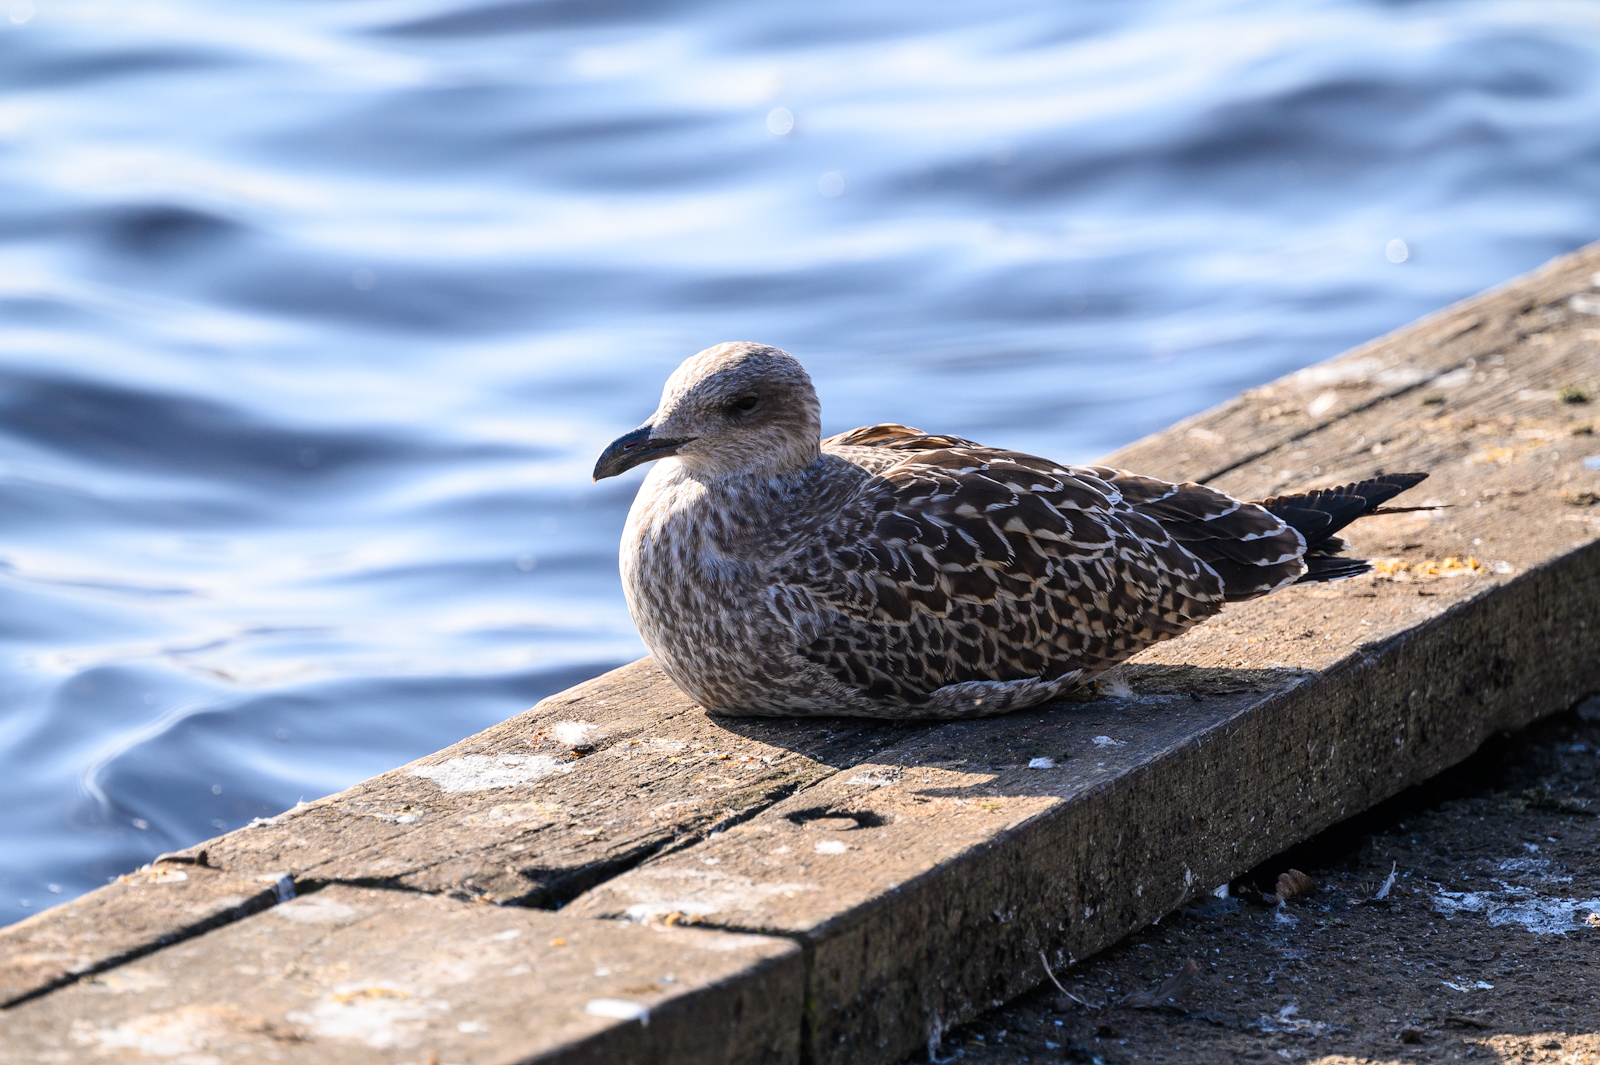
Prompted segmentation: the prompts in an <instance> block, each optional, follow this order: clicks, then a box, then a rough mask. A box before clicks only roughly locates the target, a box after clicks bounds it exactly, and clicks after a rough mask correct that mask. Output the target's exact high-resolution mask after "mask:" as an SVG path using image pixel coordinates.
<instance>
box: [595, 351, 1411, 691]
mask: <svg viewBox="0 0 1600 1065" xmlns="http://www.w3.org/2000/svg"><path fill="white" fill-rule="evenodd" d="M819 420H820V419H819V415H818V413H817V404H816V398H815V393H814V392H813V391H812V390H811V385H810V381H809V379H808V378H806V376H805V373H804V371H803V370H802V369H800V367H799V364H798V363H796V362H795V361H794V360H793V359H792V358H791V357H790V356H789V355H787V354H786V353H784V352H781V351H778V350H777V349H775V348H768V347H764V346H762V345H755V344H732V345H720V346H718V347H716V348H711V349H708V350H707V351H705V352H702V353H700V354H699V355H697V356H695V357H693V358H692V359H690V360H688V361H687V362H685V364H684V365H683V366H682V367H680V368H679V370H678V372H677V373H675V374H674V375H673V377H672V379H671V380H669V382H668V385H667V389H666V392H665V394H664V396H663V400H662V405H661V408H660V409H658V410H657V412H656V415H655V416H654V417H653V418H652V419H651V421H650V422H649V423H647V425H646V426H644V427H642V428H641V429H639V430H636V431H635V432H634V433H630V434H628V436H626V437H623V438H622V439H621V440H619V441H618V442H617V443H616V444H614V445H613V446H612V448H611V449H608V451H607V452H606V454H605V455H604V456H602V458H601V460H600V464H599V465H598V466H597V467H596V477H597V478H598V477H601V476H609V475H611V474H612V473H615V472H620V470H621V469H625V468H627V467H628V466H631V465H636V464H638V462H640V461H646V460H648V459H650V458H657V457H659V458H662V459H664V461H661V462H659V463H658V464H657V466H656V467H655V469H653V470H652V471H651V473H650V476H649V477H648V478H647V479H646V481H645V483H644V485H643V486H642V487H641V488H640V491H639V495H638V497H637V498H636V500H635V502H634V506H633V509H632V511H631V512H630V514H629V520H628V526H627V529H626V531H625V533H624V539H623V545H622V572H623V578H624V586H625V589H626V591H627V594H628V602H629V607H630V609H631V610H632V612H633V615H634V619H635V621H636V622H637V624H638V626H639V630H640V633H641V635H642V636H643V638H644V640H645V643H646V645H647V646H648V647H649V648H650V650H651V652H652V653H653V654H654V655H655V656H656V658H657V660H658V661H659V662H660V664H661V666H662V668H663V669H664V670H665V671H666V672H667V674H668V675H669V676H671V677H672V678H673V680H674V681H675V682H677V683H678V685H679V686H680V687H682V688H684V690H685V691H687V692H688V693H689V694H690V695H692V696H693V697H695V698H696V699H697V700H698V701H699V702H701V703H702V704H703V705H705V706H706V707H707V708H709V709H711V710H714V711H717V712H720V713H727V714H763V715H808V714H849V715H857V716H872V717H896V718H902V717H903V718H910V717H933V718H952V717H972V716H982V715H988V714H996V713H1004V712H1006V711H1008V710H1014V709H1019V708H1021V707H1024V706H1031V705H1036V704H1038V703H1040V702H1044V701H1047V700H1049V699H1051V698H1055V697H1057V696H1059V695H1061V694H1064V693H1065V692H1067V691H1069V690H1070V689H1071V688H1072V687H1074V686H1076V685H1078V684H1081V683H1082V682H1084V681H1085V680H1087V679H1088V678H1090V677H1092V676H1093V675H1094V674H1096V673H1098V672H1100V671H1102V670H1104V669H1105V668H1107V667H1109V666H1111V665H1113V664H1115V663H1117V662H1120V661H1122V660H1124V659H1126V658H1128V657H1129V656H1130V655H1132V654H1134V653H1136V652H1137V651H1139V650H1140V649H1142V648H1144V647H1147V646H1149V645H1150V644H1152V643H1156V642H1158V641H1161V640H1166V639H1170V638H1172V637H1174V636H1177V635H1179V634H1180V633H1182V632H1184V631H1186V630H1187V629H1189V628H1191V627H1192V626H1194V625H1196V624H1198V623H1199V622H1201V621H1203V620H1204V619H1205V618H1207V617H1210V616H1211V615H1213V614H1215V613H1216V612H1217V611H1218V610H1220V609H1221V607H1222V605H1223V603H1225V602H1230V601H1237V600H1242V599H1250V598H1254V597H1255V596H1258V595H1264V594H1267V593H1268V592H1271V591H1273V590H1275V589H1277V588H1280V587H1283V586H1284V585H1286V584H1289V583H1293V582H1294V581H1296V580H1299V579H1302V578H1303V577H1305V576H1306V575H1307V574H1308V565H1307V561H1306V558H1307V555H1308V552H1311V553H1315V552H1317V551H1320V552H1321V554H1317V555H1315V557H1317V558H1322V559H1326V560H1327V563H1326V565H1325V566H1324V575H1326V576H1343V575H1348V573H1349V572H1359V571H1360V568H1362V564H1361V563H1360V562H1359V560H1351V559H1342V558H1340V559H1334V558H1333V557H1332V552H1333V550H1334V549H1336V547H1337V546H1340V545H1339V544H1338V542H1337V541H1336V538H1333V536H1332V534H1333V533H1335V532H1337V530H1338V528H1340V527H1342V526H1343V525H1344V524H1346V523H1348V521H1350V520H1353V518H1354V517H1358V516H1360V514H1363V513H1368V512H1370V511H1371V510H1372V509H1373V508H1375V507H1376V506H1377V505H1378V504H1379V503H1381V502H1382V501H1383V500H1384V499H1387V498H1389V497H1391V496H1393V495H1394V494H1395V493H1397V492H1399V491H1401V490H1403V489H1404V488H1405V487H1409V486H1410V484H1414V483H1416V481H1418V480H1420V479H1421V475H1398V476H1392V477H1390V478H1387V479H1380V480H1379V481H1371V482H1363V484H1362V485H1358V486H1346V487H1345V488H1343V489H1336V490H1331V491H1329V492H1324V493H1310V494H1307V495H1301V496H1290V497H1283V498H1280V499H1274V500H1267V501H1263V503H1260V504H1258V503H1248V502H1243V501H1240V500H1237V499H1233V498H1231V497H1230V496H1227V495H1225V494H1223V493H1221V492H1218V491H1216V490H1215V489H1211V488H1207V487H1205V486H1203V485H1198V484H1170V483H1168V482H1165V481H1161V480H1157V479H1155V478H1151V477H1143V476H1139V475H1137V474H1132V473H1128V472H1126V471H1122V470H1114V469H1110V468H1108V467H1103V466H1063V465H1061V464H1058V463H1054V462H1051V461H1049V460H1047V459H1041V458H1037V457H1035V456H1032V455H1025V454H1021V453H1019V452H1014V451H1007V450H1003V449H1000V448H989V447H984V446H982V445H979V444H976V443H974V442H972V441H970V440H964V439H961V438H959V437H951V436H936V435H930V434H925V433H922V432H919V431H918V430H915V429H911V428H909V427H906V426H901V425H877V426H871V427H868V428H862V429H856V430H853V431H851V432H848V433H843V434H840V435H838V436H834V437H830V438H828V439H827V440H823V441H820V442H819V441H818V439H817V437H818V435H819V434H818V433H817V431H816V425H817V424H818V422H819ZM1380 497H1381V498H1380Z"/></svg>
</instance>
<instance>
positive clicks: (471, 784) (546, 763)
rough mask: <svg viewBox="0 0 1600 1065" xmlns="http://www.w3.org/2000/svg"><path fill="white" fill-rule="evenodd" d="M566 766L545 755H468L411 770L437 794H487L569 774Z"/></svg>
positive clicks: (570, 768)
mask: <svg viewBox="0 0 1600 1065" xmlns="http://www.w3.org/2000/svg"><path fill="white" fill-rule="evenodd" d="M570 772H572V766H571V764H570V763H567V762H561V761H558V760H557V759H555V758H552V757H550V756H549V755H548V754H497V755H493V756H490V755H485V754H468V755H463V756H462V757H460V758H451V759H450V760H449V761H445V762H440V763H438V764H437V765H422V766H418V767H417V768H415V769H413V770H412V771H411V775H412V776H414V777H425V778H427V779H428V780H431V781H433V782H434V783H435V784H437V785H439V790H440V791H448V792H457V791H488V790H489V789H490V788H514V787H516V786H517V785H519V784H527V783H529V782H530V781H534V780H538V779H539V778H540V777H548V776H552V775H554V774H557V773H570Z"/></svg>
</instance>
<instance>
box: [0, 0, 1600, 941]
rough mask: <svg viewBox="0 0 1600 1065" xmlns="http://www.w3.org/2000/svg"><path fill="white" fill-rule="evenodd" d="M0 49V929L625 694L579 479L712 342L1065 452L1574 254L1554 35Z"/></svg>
mask: <svg viewBox="0 0 1600 1065" xmlns="http://www.w3.org/2000/svg"><path fill="white" fill-rule="evenodd" d="M7 16H9V17H7ZM0 27H3V29H0V88H3V96H0V193H3V194H0V301H3V306H4V314H3V316H0V332H3V343H0V352H3V354H0V604H3V606H0V770H3V771H0V809H3V810H4V811H5V817H4V818H3V819H0V922H3V921H5V920H9V919H15V918H17V917H20V916H23V915H24V914H26V913H28V912H31V911H33V910H36V909H38V908H40V907H42V906H46V905H49V904H52V903H55V902H58V901H61V900H63V899H65V898H68V897H70V896H72V895H74V894H77V893H79V892H82V891H85V890H87V889H89V888H91V887H94V886H95V885H97V884H100V883H103V882H104V881H105V880H106V878H107V877H109V876H112V875H114V874H116V873H118V872H122V871H125V870H127V869H129V868H130V867H133V866H135V865H136V864H138V863H140V862H142V861H145V860H148V859H149V858H150V857H152V856H153V855H155V854H157V853H159V852H161V851H164V850H168V849H171V848H174V847H177V846H181V845H185V844H188V843H191V842H194V841H195V840H198V839H201V838H204V837H207V836H211V835H214V834H215V833H217V832H218V831H220V830H223V829H229V828H233V827H236V826H238V825H240V824H242V823H244V822H247V821H248V820H249V819H250V818H252V817H254V816H257V815H265V814H271V813H274V812H276V811H278V810H281V809H283V808H284V807H286V806H288V805H291V804H293V803H294V802H295V801H296V800H297V799H299V798H302V797H304V798H312V797H315V796H318V795H322V794H325V793H327V792H330V791H333V790H335V789H337V788H340V787H343V786H345V785H347V784H349V783H351V782H353V781H356V780H359V779H361V778H363V777H365V776H368V775H370V774H373V773H376V772H379V771H381V770H384V769H387V768H389V767H391V766H394V765H396V764H398V763H400V762H402V761H404V760H407V759H410V758H412V757H415V756H417V755H420V754H423V753H425V752H428V751H431V750H434V749H436V748H438V747H440V746H442V745H444V744H446V743H448V742H450V741H452V740H454V739H456V738H458V737H460V736H463V735H466V734H468V733H470V732H472V731H475V730H477V729H480V728H482V727H484V726H486V725H488V724H490V723H492V722H494V721H498V720H500V719H502V718H504V717H507V716H509V715H511V714H513V713H516V712H517V711H520V710H522V709H523V708H525V707H526V706H528V705H529V704H530V703H532V702H533V701H534V700H535V699H537V698H538V697H540V696H542V695H544V694H547V693H549V692H551V691H554V690H557V689H559V688H561V687H564V686H566V685H568V684H570V683H573V682H575V681H576V680H579V679H582V678H583V677H585V676H588V675H591V674H593V673H595V672H597V671H599V670H600V669H602V668H605V667H607V666H610V665H612V664H616V663H620V662H622V661H625V660H627V659H629V658H632V657H634V656H636V655H637V654H639V653H640V652H641V648H640V646H639V644H638V641H637V638H636V637H635V635H634V633H633V630H632V627H631V625H630V624H629V622H628V618H627V614H626V611H625V609H624V607H623V603H622V597H621V594H620V589H619V587H618V583H617V577H616V567H615V543H616V539H617V534H618V531H619V529H620V527H621V523H622V519H623V514H624V512H625V509H626V506H627V503H628V500H629V498H630V496H631V494H632V492H633V490H634V485H635V484H636V483H637V478H638V476H639V475H638V474H635V475H633V476H632V477H630V478H626V479H624V481H625V483H619V482H606V483H605V484H603V485H601V486H598V487H596V486H591V485H590V484H589V483H588V478H587V471H588V469H589V467H590V464H591V462H592V461H593V458H594V456H595V454H596V453H597V452H598V451H599V449H600V448H601V446H602V445H603V444H604V443H605V442H606V441H608V440H609V439H611V438H612V437H613V436H615V435H617V434H618V433H620V432H621V431H623V430H626V429H628V428H631V427H632V426H634V425H635V424H637V423H638V422H639V420H640V419H641V418H642V417H643V416H644V415H645V414H647V413H648V412H649V411H650V410H651V409H652V408H653V406H654V403H655V398H656V393H657V390H658V388H659V386H660V382H661V380H662V379H663V378H664V376H665V375H666V374H667V372H668V371H669V370H670V369H671V368H672V367H673V366H674V365H675V364H676V363H677V362H678V361H679V360H680V359H681V358H682V357H684V356H685V355H687V354H690V353H692V352H693V351H696V350H698V349H699V348H702V347H705V346H707V345H708V344H711V343H714V342H717V341H721V340H728V339H753V340H761V341H766V342H770V343H774V344H778V345H781V346H783V347H786V348H788V349H790V350H792V351H794V352H795V353H796V354H798V355H799V356H801V358H802V359H803V360H804V361H805V362H806V363H807V364H808V366H809V367H810V368H811V370H812V372H813V374H814V376H815V377H816V379H817V383H818V385H819V389H820V391H821V394H822V397H823V401H824V406H825V411H826V425H827V428H828V429H829V431H834V430H839V429H843V428H848V427H850V426H853V425H857V424H861V423H866V422H872V421H878V420H896V421H903V422H908V423H910V424H913V425H918V426H922V427H924V428H928V429H936V430H941V431H949V432H956V433H960V434H962V435H966V436H973V437H977V438H979V439H982V440H985V441H990V442H996V443H1003V444H1008V445H1012V446H1016V447H1021V448H1025V449H1029V450H1033V451H1036V452H1042V453H1045V454H1048V455H1051V456H1055V457H1060V458H1068V459H1084V458H1088V457H1091V456H1094V455H1097V454H1099V453H1102V452H1104V451H1106V450H1107V449H1109V448H1111V447H1113V446H1115V445H1117V444H1119V443H1121V442H1124V441H1127V440H1129V439H1132V438H1134V437H1136V436H1139V435H1141V434H1143V433H1145V432H1147V431H1150V430H1153V429H1156V428H1159V427H1161V426H1163V425H1165V424H1167V423H1169V422H1171V421H1172V420H1173V419H1175V418H1178V417H1180V416H1182V415H1185V414H1188V413H1191V412H1193V411H1196V410H1199V409H1201V408H1204V407H1206V406H1208V405H1210V404H1212V403H1214V402H1216V401H1218V400H1221V399H1223V398H1225V397H1227V396H1228V395H1230V394H1231V393H1233V392H1234V391H1236V390H1237V389H1239V388H1240V387H1242V386H1245V385H1248V384H1251V383H1255V382H1260V381H1263V380H1266V379H1268V378H1271V377H1273V376H1276V375H1278V374H1280V373H1283V372H1285V371H1287V370H1290V369H1292V368H1294V367H1298V366H1302V365H1304V364H1306V363H1309V362H1312V361H1315V360H1318V359H1321V358H1324V357H1326V356H1328V355H1331V354H1333V353H1335V352H1337V351H1339V350H1340V349H1342V348H1344V347H1346V346H1348V345H1350V344H1352V343H1356V342H1359V341H1361V340H1364V339H1366V338H1368V337H1370V336H1373V335H1375V334H1377V333H1380V332H1383V331H1385V330H1387V329H1390V328H1392V327H1395V326H1398V325H1400V324H1402V323H1404V322H1406V321H1407V320H1409V319H1411V318H1413V317H1414V316H1416V315H1418V314H1420V313H1423V312H1426V311H1429V310H1432V309H1434V308H1436V307H1438V306H1440V305H1442V304H1444V303H1446V302H1448V301H1450V300H1453V299H1456V298H1458V297H1461V296H1464V295H1467V294H1469V293H1471V292H1473V291H1475V290H1477V289H1479V288H1481V287H1483V286H1486V285H1489V284H1492V283H1495V282H1498V281H1501V280H1503V279H1505V278H1507V277H1509V276H1510V275H1512V274H1514V273H1517V272H1519V271H1522V270H1525V269H1528V268H1530V267H1532V266H1535V265H1537V264H1538V263H1539V262H1541V261H1542V260H1544V259H1545V258H1547V257H1548V256H1550V255H1552V254H1555V253H1558V252H1562V251H1566V250H1569V249H1571V248H1573V247H1576V246H1577V245H1579V244H1581V243H1583V242H1585V241H1587V240H1590V239H1592V238H1594V237H1596V236H1600V195H1597V193H1600V120H1597V116H1600V7H1597V6H1596V5H1594V4H1593V3H1590V2H1587V0H1581V2H1573V3H1544V2H1538V0H1515V2H1486V3H1465V2H1447V0H1436V2H1414V3H1400V2H1395V3H1376V2H1367V3H1362V2H1354V0H1333V2H1322V3H1300V4H1293V5H1286V4H1280V3H1270V2H1266V0H1248V2H1233V3H1227V2H1209V3H1208V2H1196V0H1135V2H1130V3H1126V4H1099V3H1088V2H1084V0H1079V2H1076V3H1052V2H1044V0H1002V2H999V3H991V4H978V5H974V4H965V3H962V4H956V3H946V2H938V0H931V2H930V0H921V2H917V3H909V2H905V0H892V2H891V0H879V2H877V3H872V4H862V3H846V2H838V0H822V2H819V3H812V4H805V5H786V4H770V3H747V2H744V3H739V2H733V0H498V2H485V3H478V4H475V3H472V2H471V0H359V2H358V0H342V2H325V3H317V4H308V3H294V2H287V0H255V2H252V3H249V4H239V3H221V2H214V0H213V2H207V0H10V6H9V7H5V6H4V3H3V2H0ZM1396 240H1398V241H1402V242H1403V244H1404V253H1405V258H1404V261H1403V262H1398V263H1397V262H1392V261H1390V258H1391V257H1393V258H1398V257H1399V256H1400V247H1401V246H1400V245H1391V242H1392V241H1396ZM1386 247H1387V248H1391V249H1392V255H1391V254H1386Z"/></svg>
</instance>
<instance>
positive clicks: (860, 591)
mask: <svg viewBox="0 0 1600 1065" xmlns="http://www.w3.org/2000/svg"><path fill="white" fill-rule="evenodd" d="M895 430H903V432H900V433H896V432H894V431H895ZM929 439H931V438H928V437H926V436H925V434H918V433H914V432H913V431H911V430H908V429H906V428H905V427H904V426H874V427H872V428H871V429H866V430H856V431H855V432H854V433H847V434H842V435H841V436H840V437H834V438H832V439H831V440H830V441H828V442H827V443H825V445H824V446H825V447H826V448H828V449H829V450H831V451H839V450H840V449H841V448H848V447H859V446H871V447H883V446H890V447H894V446H897V445H906V444H911V445H912V446H906V447H904V450H906V451H908V452H910V453H909V454H907V455H906V456H905V457H904V458H903V459H901V460H900V461H898V462H896V463H894V464H893V465H890V466H888V467H886V468H879V467H876V466H875V467H874V468H877V469H878V470H879V472H878V474H877V476H875V477H873V478H872V479H871V480H870V481H869V482H867V485H866V487H865V489H864V490H863V491H862V493H861V495H860V496H859V497H858V498H857V500H856V501H855V504H854V505H853V506H852V507H850V508H848V509H847V511H846V512H845V513H844V514H843V515H841V516H840V518H839V519H838V520H837V521H835V522H834V523H833V524H832V525H830V526H829V527H827V528H825V529H823V530H820V542H818V543H816V544H815V545H814V546H813V547H812V548H810V549H808V550H807V551H805V552H804V553H802V554H801V555H799V556H797V557H796V558H795V560H794V562H793V563H792V564H791V566H790V567H789V570H788V571H787V572H786V573H784V574H782V578H781V579H782V580H783V582H784V583H785V584H786V585H787V586H788V587H789V589H790V591H791V592H793V593H796V594H799V595H801V596H802V597H803V598H804V599H805V600H806V601H807V602H808V603H809V604H810V610H811V611H812V612H813V613H814V614H815V615H816V616H818V617H819V623H818V632H817V635H816V637H815V638H814V639H813V640H812V641H811V643H810V644H809V646H807V647H806V648H805V649H804V650H803V653H804V654H805V655H806V657H808V658H809V659H810V660H812V661H813V662H816V663H817V664H819V665H821V666H823V667H824V668H826V669H827V670H829V671H830V672H831V673H832V674H833V675H834V676H836V677H838V678H839V679H840V680H842V681H844V682H845V683H848V684H851V685H854V686H857V687H860V688H862V689H864V690H865V691H866V692H867V694H868V695H870V696H872V697H875V698H877V699H880V700H886V701H892V702H900V703H909V704H913V705H915V704H916V703H918V702H919V701H921V700H923V699H925V698H926V697H927V696H928V695H929V694H931V693H932V692H933V691H935V690H936V689H938V688H941V687H943V686H945V685H947V684H955V683H960V682H963V681H973V680H1022V679H1026V678H1030V677H1044V678H1054V677H1059V676H1061V675H1063V674H1065V673H1067V672H1069V671H1071V670H1074V669H1087V670H1090V671H1094V670H1098V669H1103V668H1105V667H1106V666H1109V665H1111V664H1113V663H1115V662H1118V661H1121V660H1122V659H1125V658H1127V657H1128V656H1130V655H1132V654H1133V653H1135V652H1136V651H1138V650H1140V649H1142V648H1144V647H1146V646H1148V645H1150V644H1152V643H1155V642H1157V641H1158V640H1164V639H1168V638H1170V637H1172V636H1176V635H1178V634H1179V633H1181V632H1183V631H1185V630H1186V629H1188V628H1189V627H1190V626H1192V625H1194V624H1195V623H1197V622H1198V621H1200V620H1202V619H1203V618H1205V617H1208V616H1210V615H1211V614H1214V613H1215V612H1216V611H1217V610H1218V609H1220V607H1221V600H1222V594H1223V589H1222V586H1221V583H1220V582H1219V581H1218V579H1217V576H1216V574H1215V573H1213V572H1212V571H1211V570H1210V569H1208V568H1207V567H1206V566H1205V565H1204V564H1202V563H1201V562H1200V560H1199V559H1198V558H1196V557H1195V556H1194V555H1193V554H1191V553H1190V552H1188V551H1186V550H1184V548H1183V547H1182V546H1181V545H1180V544H1179V543H1178V542H1177V540H1176V539H1175V538H1174V537H1173V536H1171V535H1169V534H1168V532H1167V531H1166V530H1165V529H1164V528H1163V527H1162V525H1161V523H1159V522H1158V521H1157V520H1155V519H1154V518H1152V517H1149V516H1147V515H1145V514H1142V513H1140V512H1139V510H1138V509H1137V508H1135V507H1132V506H1129V505H1128V503H1127V502H1126V501H1124V499H1123V497H1122V494H1121V493H1120V492H1119V490H1118V488H1117V487H1116V486H1115V485H1114V484H1113V483H1111V481H1109V480H1107V479H1106V478H1105V477H1103V476H1101V473H1100V472H1099V471H1095V470H1087V469H1077V468H1071V467H1062V466H1059V465H1057V464H1055V463H1052V462H1050V461H1048V460H1046V459H1040V458H1035V457H1034V456H1031V455H1023V454H1019V453H1017V452H1010V451H1002V450H999V449H993V448H981V447H977V446H971V445H963V446H953V447H952V446H942V447H926V446H924V444H923V441H926V440H929ZM864 440H865V441H867V443H865V445H864V444H863V441H864Z"/></svg>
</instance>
